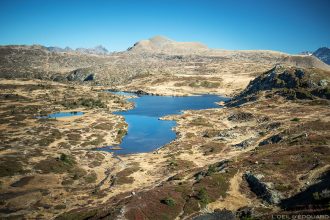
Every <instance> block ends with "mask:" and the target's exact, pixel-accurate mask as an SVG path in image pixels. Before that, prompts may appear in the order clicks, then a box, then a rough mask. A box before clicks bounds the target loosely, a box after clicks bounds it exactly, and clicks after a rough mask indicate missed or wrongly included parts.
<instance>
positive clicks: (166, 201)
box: [161, 197, 175, 206]
mask: <svg viewBox="0 0 330 220" xmlns="http://www.w3.org/2000/svg"><path fill="white" fill-rule="evenodd" d="M161 203H163V204H165V205H168V206H175V201H174V199H173V198H171V197H166V198H164V199H162V200H161Z"/></svg>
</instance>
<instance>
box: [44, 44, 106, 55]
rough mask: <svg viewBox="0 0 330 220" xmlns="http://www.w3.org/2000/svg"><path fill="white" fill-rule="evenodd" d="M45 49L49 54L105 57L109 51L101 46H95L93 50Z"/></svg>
mask: <svg viewBox="0 0 330 220" xmlns="http://www.w3.org/2000/svg"><path fill="white" fill-rule="evenodd" d="M46 49H47V50H48V51H50V52H57V53H61V52H78V53H83V54H97V55H107V54H108V53H109V51H108V50H107V49H106V48H105V47H103V46H102V45H99V46H96V47H94V48H77V49H72V48H70V47H65V48H61V47H46Z"/></svg>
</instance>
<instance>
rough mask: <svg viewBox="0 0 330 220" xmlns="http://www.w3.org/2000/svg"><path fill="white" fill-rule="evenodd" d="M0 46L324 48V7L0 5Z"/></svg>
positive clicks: (320, 2) (302, 1)
mask: <svg viewBox="0 0 330 220" xmlns="http://www.w3.org/2000/svg"><path fill="white" fill-rule="evenodd" d="M0 10H1V11H0V44H2V45H5V44H42V45H46V46H60V47H65V46H70V47H73V48H76V47H94V46H96V45H99V44H102V45H104V46H105V47H106V48H108V49H109V50H111V51H120V50H125V49H127V48H128V47H129V46H131V45H132V44H134V43H135V42H136V41H138V40H140V39H147V38H150V37H152V36H154V35H164V36H167V37H169V38H171V39H174V40H177V41H198V42H202V43H204V44H207V45H208V46H209V47H211V48H222V49H270V50H279V51H284V52H288V53H297V52H301V51H305V50H315V49H317V48H318V47H320V46H330V13H329V11H330V0H199V1H197V0H162V1H161V0H140V1H139V0H135V1H133V0H132V1H130V0H112V1H111V0H108V1H107V0H90V1H87V0H80V1H78V0H0Z"/></svg>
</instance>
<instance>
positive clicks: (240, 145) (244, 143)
mask: <svg viewBox="0 0 330 220" xmlns="http://www.w3.org/2000/svg"><path fill="white" fill-rule="evenodd" d="M252 143H253V139H252V138H249V139H246V140H244V141H242V142H241V143H238V144H234V145H233V146H234V147H237V148H241V149H245V148H247V147H249V146H251V144H252Z"/></svg>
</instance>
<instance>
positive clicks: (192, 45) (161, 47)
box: [128, 35, 208, 54]
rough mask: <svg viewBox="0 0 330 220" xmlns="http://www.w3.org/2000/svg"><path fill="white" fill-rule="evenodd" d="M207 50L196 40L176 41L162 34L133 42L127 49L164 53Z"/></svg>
mask: <svg viewBox="0 0 330 220" xmlns="http://www.w3.org/2000/svg"><path fill="white" fill-rule="evenodd" d="M203 50H204V51H205V50H208V48H207V46H205V45H203V44H201V43H198V42H176V41H174V40H171V39H169V38H167V37H164V36H160V35H158V36H154V37H152V38H150V39H147V40H141V41H138V42H137V43H135V44H134V45H133V46H132V47H130V48H128V51H130V52H134V53H166V54H189V53H190V54H193V53H197V52H201V51H203Z"/></svg>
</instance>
